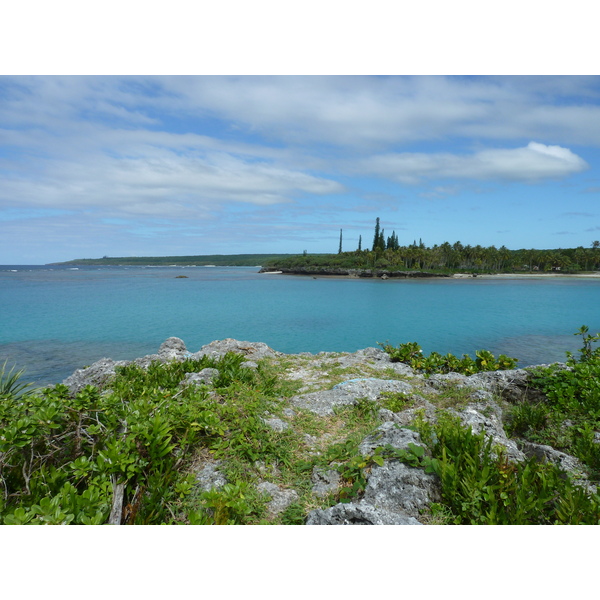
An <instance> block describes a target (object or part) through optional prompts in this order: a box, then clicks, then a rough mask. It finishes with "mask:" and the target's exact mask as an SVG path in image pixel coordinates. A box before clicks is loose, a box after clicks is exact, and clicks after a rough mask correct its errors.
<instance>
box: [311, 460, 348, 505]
mask: <svg viewBox="0 0 600 600" xmlns="http://www.w3.org/2000/svg"><path fill="white" fill-rule="evenodd" d="M340 479H341V478H340V474H339V473H338V472H337V471H336V470H335V469H324V468H322V467H314V468H313V472H312V477H311V480H312V482H313V487H312V492H313V494H314V495H315V496H318V497H319V498H322V497H324V496H327V494H329V493H331V492H335V491H336V490H337V489H338V487H339V485H340Z"/></svg>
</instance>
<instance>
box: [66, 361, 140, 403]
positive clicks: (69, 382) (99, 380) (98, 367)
mask: <svg viewBox="0 0 600 600" xmlns="http://www.w3.org/2000/svg"><path fill="white" fill-rule="evenodd" d="M127 364H129V362H128V361H125V360H118V361H114V360H111V359H110V358H101V359H100V360H98V361H96V362H95V363H94V364H93V365H91V366H89V367H87V369H77V371H75V372H74V373H73V374H72V375H70V376H69V377H67V378H66V379H65V380H64V381H63V385H66V386H67V387H68V388H69V392H70V393H71V395H72V396H75V395H76V394H78V393H79V392H80V391H81V390H82V389H83V388H84V387H86V386H88V385H93V386H96V387H97V388H99V389H102V388H103V387H104V386H105V385H106V384H107V383H108V382H109V381H110V380H111V379H112V378H113V377H114V376H115V369H116V367H119V366H124V365H127Z"/></svg>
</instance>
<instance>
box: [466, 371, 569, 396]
mask: <svg viewBox="0 0 600 600" xmlns="http://www.w3.org/2000/svg"><path fill="white" fill-rule="evenodd" d="M540 366H548V365H540ZM557 367H558V368H565V369H566V368H568V367H567V365H565V364H563V363H557ZM532 378H533V375H532V373H531V372H530V371H528V370H526V369H511V370H508V371H485V372H481V373H475V375H470V376H469V377H467V384H468V385H472V386H473V387H476V388H480V389H484V390H486V391H489V392H491V393H492V394H497V395H499V396H502V398H503V399H504V400H507V401H508V402H513V403H514V402H523V401H529V402H538V401H540V400H544V399H545V396H544V395H543V393H542V392H540V391H539V390H537V389H535V388H533V387H532V386H531V380H532Z"/></svg>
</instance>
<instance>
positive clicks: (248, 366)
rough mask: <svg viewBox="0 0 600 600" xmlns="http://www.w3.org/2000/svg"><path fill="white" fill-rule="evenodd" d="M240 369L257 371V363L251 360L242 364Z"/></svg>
mask: <svg viewBox="0 0 600 600" xmlns="http://www.w3.org/2000/svg"><path fill="white" fill-rule="evenodd" d="M240 367H243V368H244V369H254V370H256V369H258V363H255V362H254V361H253V360H247V361H245V362H243V363H242V364H241V365H240Z"/></svg>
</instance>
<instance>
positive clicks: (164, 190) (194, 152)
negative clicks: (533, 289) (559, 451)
mask: <svg viewBox="0 0 600 600" xmlns="http://www.w3.org/2000/svg"><path fill="white" fill-rule="evenodd" d="M599 201H600V77H596V76H489V77H486V76H477V77H470V76H458V77H454V76H370V75H369V76H352V75H351V76H324V75H318V76H249V75H248V76H228V75H223V76H203V75H201V76H175V75H172V76H153V75H149V76H101V75H90V76H78V75H77V76H76V75H72V76H60V75H57V76H53V75H37V76H31V75H23V76H19V75H16V76H11V75H6V76H1V77H0V230H1V232H2V233H1V235H0V264H43V263H47V262H53V261H62V260H69V259H74V258H96V257H102V256H104V255H108V256H164V255H190V254H238V253H301V252H303V251H304V250H307V251H308V252H309V253H312V252H337V249H338V242H339V230H340V229H343V238H344V250H354V249H356V247H357V245H358V238H359V235H362V239H363V248H364V247H366V246H369V245H370V243H371V241H372V236H373V228H374V224H375V219H376V217H380V219H381V226H382V227H383V228H384V229H385V232H386V235H389V234H391V232H392V230H394V231H395V232H396V233H397V234H398V238H399V241H400V243H401V244H409V243H412V241H413V240H414V239H416V240H417V241H418V240H419V238H421V239H422V240H423V242H424V243H425V244H427V245H428V246H431V245H433V244H441V243H443V242H444V241H448V242H450V243H454V242H455V241H457V240H460V241H461V242H462V243H463V244H471V245H476V244H481V245H486V246H487V245H491V244H494V245H496V246H501V245H506V246H507V247H508V248H511V249H517V248H523V247H528V248H531V247H535V248H559V247H563V248H566V247H575V246H586V247H589V246H590V244H591V242H592V241H593V240H596V239H599V238H600V210H599Z"/></svg>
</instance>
